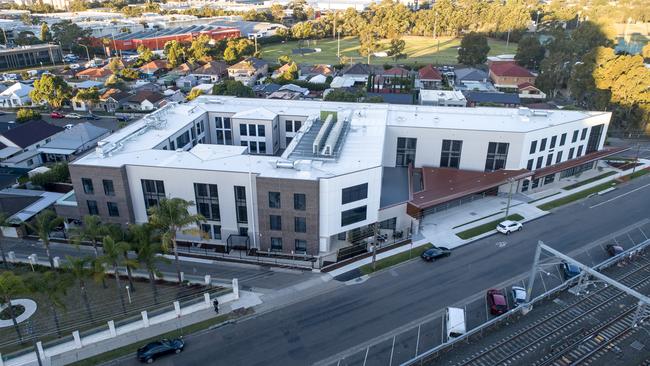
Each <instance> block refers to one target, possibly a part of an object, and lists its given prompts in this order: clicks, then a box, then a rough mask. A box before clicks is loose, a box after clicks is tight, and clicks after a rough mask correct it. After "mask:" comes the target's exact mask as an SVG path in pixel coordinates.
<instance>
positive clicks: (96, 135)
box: [38, 122, 111, 162]
mask: <svg viewBox="0 0 650 366" xmlns="http://www.w3.org/2000/svg"><path fill="white" fill-rule="evenodd" d="M110 133H111V131H110V130H108V129H106V128H101V127H97V126H95V125H93V124H92V123H90V122H83V123H78V124H76V125H74V126H73V127H72V128H68V129H66V130H65V131H63V132H61V133H59V134H57V135H56V136H54V137H52V140H51V141H50V142H48V143H46V144H45V145H43V146H41V147H39V148H38V151H40V152H41V153H42V154H43V160H44V162H57V161H72V160H74V159H75V158H76V157H77V156H79V155H81V154H83V153H84V152H86V151H88V150H89V149H91V148H93V147H95V145H97V141H99V140H100V139H102V138H104V137H106V136H108V135H109V134H110Z"/></svg>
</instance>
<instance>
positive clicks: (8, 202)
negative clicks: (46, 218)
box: [0, 188, 64, 238]
mask: <svg viewBox="0 0 650 366" xmlns="http://www.w3.org/2000/svg"><path fill="white" fill-rule="evenodd" d="M63 196H64V194H63V193H56V192H46V191H36V190H30V189H16V188H6V189H3V190H1V191H0V211H2V212H3V213H5V214H6V215H7V223H8V224H5V225H2V226H1V227H0V228H1V229H2V235H3V236H4V237H10V238H18V237H21V236H22V234H24V231H23V230H22V228H23V225H22V223H24V222H26V221H29V220H30V219H31V218H32V217H34V216H36V215H37V214H39V213H40V212H41V211H43V210H45V209H48V208H50V207H52V205H54V203H55V202H56V201H57V200H58V199H60V198H61V197H63Z"/></svg>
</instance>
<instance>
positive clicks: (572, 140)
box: [571, 130, 580, 142]
mask: <svg viewBox="0 0 650 366" xmlns="http://www.w3.org/2000/svg"><path fill="white" fill-rule="evenodd" d="M579 132H580V131H579V130H575V131H573V137H572V138H571V142H576V141H578V133H579Z"/></svg>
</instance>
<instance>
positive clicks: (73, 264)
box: [63, 255, 93, 322]
mask: <svg viewBox="0 0 650 366" xmlns="http://www.w3.org/2000/svg"><path fill="white" fill-rule="evenodd" d="M65 258H66V262H65V263H64V264H63V267H64V268H65V270H66V271H67V272H68V273H70V276H71V277H72V280H73V281H74V282H76V283H78V284H79V292H80V293H81V298H82V299H83V302H84V305H85V307H86V313H88V318H89V319H90V321H91V322H92V321H93V312H92V310H91V307H90V301H88V291H87V290H86V279H88V278H90V277H91V276H92V269H91V262H92V260H91V259H90V258H87V257H82V258H79V257H72V256H69V255H66V257H65Z"/></svg>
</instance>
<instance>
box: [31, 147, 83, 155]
mask: <svg viewBox="0 0 650 366" xmlns="http://www.w3.org/2000/svg"><path fill="white" fill-rule="evenodd" d="M38 151H40V152H42V153H43V154H57V155H72V154H74V152H75V151H76V150H75V149H60V148H55V147H39V148H38Z"/></svg>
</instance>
